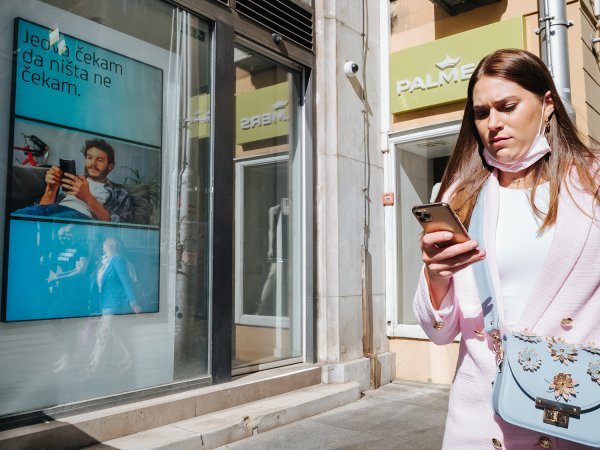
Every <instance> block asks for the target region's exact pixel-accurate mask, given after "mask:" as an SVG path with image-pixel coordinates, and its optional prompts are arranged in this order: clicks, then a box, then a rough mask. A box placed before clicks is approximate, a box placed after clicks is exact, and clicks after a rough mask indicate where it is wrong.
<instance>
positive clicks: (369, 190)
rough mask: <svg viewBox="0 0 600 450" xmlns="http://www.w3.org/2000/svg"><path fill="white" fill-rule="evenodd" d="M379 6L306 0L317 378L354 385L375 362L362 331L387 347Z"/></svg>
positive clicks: (375, 346)
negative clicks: (311, 15)
mask: <svg viewBox="0 0 600 450" xmlns="http://www.w3.org/2000/svg"><path fill="white" fill-rule="evenodd" d="M379 8H380V2H379V1H377V0H365V1H362V2H357V1H348V0H346V1H335V0H323V1H317V2H315V19H316V24H315V25H316V30H315V37H316V59H317V67H316V92H317V96H316V97H317V101H316V107H315V108H316V109H315V114H316V117H315V122H316V155H315V167H316V174H315V176H316V193H315V222H316V229H315V232H316V235H315V236H316V255H315V261H316V267H315V293H316V302H317V304H316V307H317V352H318V359H319V361H320V362H323V363H325V364H326V365H328V366H329V367H328V368H327V367H326V369H325V370H324V381H326V382H329V381H346V380H355V381H359V382H360V383H361V387H362V388H363V389H364V388H368V387H369V384H370V381H369V380H370V370H371V367H375V366H377V364H376V362H375V361H373V360H371V361H369V358H365V349H364V347H363V337H365V342H369V345H370V346H371V347H372V352H373V353H376V354H381V353H385V352H387V350H388V340H387V337H386V331H385V247H384V236H383V232H382V230H383V226H384V224H383V206H382V204H381V196H382V193H383V161H382V153H381V150H380V149H381V145H382V142H381V139H380V127H379V125H380V112H379V111H380V109H379V104H380V102H381V101H385V99H381V97H380V78H379V76H380V73H379V68H380V67H381V66H380V47H379V40H380V34H379V33H380V28H379V23H380V15H379ZM348 61H354V62H356V63H357V64H358V65H359V71H358V73H357V74H356V76H355V77H347V76H346V74H345V73H344V70H343V68H344V63H345V62H348ZM383 145H385V144H383ZM363 248H366V249H367V254H368V258H367V260H368V264H367V265H366V266H365V267H366V269H365V270H364V271H363V270H362V269H361V267H362V258H363V257H362V249H363ZM363 274H364V276H363ZM363 286H364V288H365V295H364V296H363ZM363 304H364V306H365V309H366V311H367V314H366V316H363ZM363 319H365V320H363ZM369 329H370V330H372V332H369ZM384 365H385V364H384ZM390 370H391V368H390V369H385V368H382V373H384V372H386V373H390ZM383 378H387V381H389V376H388V377H386V376H382V381H383Z"/></svg>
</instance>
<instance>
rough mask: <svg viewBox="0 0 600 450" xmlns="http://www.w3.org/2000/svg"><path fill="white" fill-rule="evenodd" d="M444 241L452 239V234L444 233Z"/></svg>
mask: <svg viewBox="0 0 600 450" xmlns="http://www.w3.org/2000/svg"><path fill="white" fill-rule="evenodd" d="M444 239H452V233H448V232H446V233H444Z"/></svg>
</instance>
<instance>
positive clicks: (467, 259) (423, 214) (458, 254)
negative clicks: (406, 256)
mask: <svg viewBox="0 0 600 450" xmlns="http://www.w3.org/2000/svg"><path fill="white" fill-rule="evenodd" d="M412 212H413V214H414V216H415V217H416V219H417V220H418V221H419V223H420V224H421V226H422V227H423V231H424V233H425V234H424V235H423V236H422V237H421V249H422V251H423V262H424V263H425V269H426V270H425V276H426V279H427V283H428V285H429V292H430V295H431V302H432V305H433V307H434V309H439V308H440V307H441V302H442V300H443V298H444V296H445V295H446V293H447V292H448V289H449V288H450V277H451V276H452V275H454V274H455V273H456V272H458V271H460V270H462V269H464V268H465V267H467V266H470V265H471V264H473V263H476V262H477V261H481V260H482V259H483V258H485V252H484V251H483V250H480V249H478V248H477V245H478V244H477V242H475V241H473V240H471V238H469V235H468V233H467V230H466V229H465V227H464V225H463V224H462V222H461V221H460V219H459V218H458V216H457V215H456V213H455V212H454V211H453V210H452V208H450V206H449V205H448V204H447V203H428V204H425V205H418V206H415V207H414V208H413V209H412ZM442 231H446V232H450V233H452V238H451V239H449V240H442V239H441V238H438V237H437V236H429V234H430V233H436V232H442Z"/></svg>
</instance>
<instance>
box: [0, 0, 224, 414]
mask: <svg viewBox="0 0 600 450" xmlns="http://www.w3.org/2000/svg"><path fill="white" fill-rule="evenodd" d="M1 8H2V15H0V25H1V26H0V29H1V30H4V31H5V36H4V37H5V39H3V40H0V60H1V62H2V64H0V85H1V86H2V88H3V89H4V92H6V93H7V95H10V94H9V93H10V90H11V87H12V86H14V80H13V78H12V72H11V68H12V63H13V40H12V39H13V36H12V30H13V28H14V19H15V18H17V17H20V18H22V20H23V21H22V22H21V24H22V26H24V24H25V21H27V23H33V24H37V25H35V27H34V26H33V25H32V26H31V29H34V28H35V29H36V30H37V31H36V33H38V34H40V33H41V34H44V33H49V32H52V31H53V29H51V28H50V27H54V26H57V27H58V28H59V31H58V34H59V35H62V36H63V38H64V39H65V40H66V41H67V45H68V40H69V39H79V41H77V42H80V43H81V42H84V41H85V42H86V43H88V44H86V45H89V46H88V47H87V48H90V49H92V48H93V49H96V50H98V52H100V50H102V51H105V52H112V53H111V55H113V56H114V58H115V59H114V60H113V62H114V63H116V62H117V60H118V58H119V57H118V56H116V55H117V54H118V55H121V57H122V58H124V59H122V60H119V61H122V64H123V65H122V67H123V74H122V76H121V74H120V73H117V74H113V77H112V78H111V83H112V84H110V86H111V87H110V88H109V87H107V86H108V85H107V84H106V83H108V82H107V81H106V79H104V78H103V80H104V81H105V84H103V85H99V84H97V83H96V84H95V83H94V80H95V79H96V80H97V78H94V77H93V71H92V70H91V69H90V72H89V73H90V74H91V75H90V78H89V79H88V80H85V79H79V80H77V81H76V82H77V83H79V84H78V85H77V86H78V89H79V87H81V88H82V89H83V88H86V89H89V91H86V92H87V93H88V94H89V95H88V97H86V98H90V99H91V100H93V101H92V102H91V103H86V105H87V108H88V109H85V108H86V106H85V105H84V106H83V108H84V109H85V111H83V112H84V113H85V114H79V115H77V114H75V113H73V114H71V113H67V114H66V115H65V114H64V111H65V109H68V108H67V107H68V106H69V105H71V104H75V103H74V102H75V99H73V98H70V97H69V96H68V95H67V94H65V93H63V94H60V95H59V94H57V95H56V97H55V100H54V103H53V104H51V105H49V106H48V105H46V104H45V105H42V106H40V105H39V104H38V103H36V101H35V100H36V99H35V98H34V99H33V101H32V100H31V99H30V98H28V97H27V93H28V92H32V90H33V88H32V86H25V88H24V89H22V90H21V91H20V93H19V99H20V100H21V101H22V102H21V103H22V104H21V105H19V107H23V108H25V109H24V110H26V111H33V113H39V114H48V115H49V117H50V119H45V120H41V119H40V118H39V117H34V116H33V113H28V115H27V117H20V118H16V119H15V120H14V121H13V123H11V121H9V120H5V121H3V122H0V135H2V136H10V135H11V134H12V135H13V141H12V143H13V147H15V148H14V149H13V150H14V151H13V158H12V159H11V160H5V161H2V162H0V166H2V167H6V165H8V167H9V170H8V173H6V172H7V171H5V170H3V171H0V184H1V185H4V186H7V184H8V183H7V179H6V177H7V176H10V177H11V178H10V185H11V186H12V192H11V198H9V199H8V201H7V207H11V206H12V209H10V210H9V212H15V211H16V210H18V209H21V208H24V207H27V206H31V205H33V203H34V202H39V199H40V197H41V195H42V194H43V192H44V189H45V176H46V174H47V172H48V169H49V167H41V166H42V165H44V164H47V165H56V166H58V165H59V164H60V159H69V160H73V161H75V165H76V171H75V172H76V174H77V175H80V176H83V175H84V169H85V166H84V159H83V155H82V153H81V147H82V145H83V144H84V143H85V141H86V140H88V139H94V138H99V137H100V138H102V139H104V140H105V141H107V142H108V143H109V144H110V145H111V147H113V149H114V153H115V160H116V161H115V164H114V166H113V167H112V168H111V171H110V174H109V175H108V178H109V179H110V180H111V181H113V182H114V183H116V184H119V185H120V186H123V188H124V189H127V191H128V192H129V193H130V194H131V196H132V197H133V198H134V202H133V203H134V210H133V214H132V216H131V217H128V218H127V220H122V221H112V222H110V221H99V220H96V219H97V217H87V218H86V219H85V220H83V219H80V220H78V219H72V218H71V219H66V218H57V217H45V218H44V217H39V216H38V215H36V216H31V215H29V216H27V217H26V216H24V215H19V214H15V215H14V216H12V217H11V218H10V221H9V222H7V223H8V227H7V230H5V231H6V232H9V233H10V239H11V241H12V242H18V244H19V245H16V246H14V248H15V249H16V250H17V251H14V252H10V260H9V259H8V257H7V258H5V260H4V261H5V263H6V264H7V267H6V273H7V279H10V280H12V281H11V282H10V283H6V285H5V287H4V288H5V289H6V290H7V295H9V296H13V298H17V299H25V301H19V302H13V304H12V305H13V307H11V309H8V310H7V311H6V314H7V317H9V318H12V320H14V322H12V323H0V361H2V363H1V364H0V417H3V416H6V415H12V414H18V413H21V412H26V411H32V410H42V409H44V408H52V407H54V406H57V405H65V404H68V403H77V402H81V401H87V400H90V399H95V398H101V397H104V396H110V395H115V394H123V393H129V392H132V391H136V392H137V391H138V390H144V389H147V388H155V387H157V386H165V385H170V384H172V383H174V382H178V381H184V380H185V381H188V380H190V381H192V382H193V383H196V382H200V380H203V379H205V378H207V376H208V374H209V373H210V367H209V356H210V355H209V338H208V337H209V320H208V318H209V317H210V301H209V299H210V294H209V293H210V286H209V282H208V272H209V267H208V264H207V261H208V258H209V256H210V255H209V248H210V226H209V223H210V221H211V212H210V201H209V200H210V189H209V182H210V178H211V172H210V167H211V163H212V162H211V161H212V160H211V151H212V150H211V136H210V128H211V124H210V117H211V114H210V104H211V102H210V94H211V83H212V80H211V71H212V68H211V63H210V61H211V29H210V27H209V25H208V23H206V22H203V21H201V20H199V19H198V18H197V17H194V16H192V15H190V14H189V13H187V12H184V11H181V10H178V9H176V8H173V7H171V6H169V5H168V4H166V3H164V2H161V1H157V0H128V1H127V2H114V1H110V0H83V1H82V0H47V1H44V2H43V1H38V0H19V1H16V0H9V1H5V2H3V3H2V7H1ZM41 34H40V36H41ZM46 36H47V35H46ZM44 38H45V37H44ZM82 45H83V44H82ZM42 50H43V49H41V48H37V47H36V52H38V53H40V54H41V52H42ZM44 51H48V53H44V54H43V57H44V61H47V62H48V64H50V62H49V61H51V60H53V61H58V60H59V59H60V58H62V55H60V54H59V53H54V52H53V50H52V49H50V50H48V49H47V50H44ZM17 53H18V52H14V54H15V55H17ZM16 57H19V55H17V56H16ZM125 63H127V65H125ZM81 64H83V63H81ZM32 67H33V65H32V66H30V68H32ZM126 67H127V68H131V69H132V70H133V72H132V71H129V72H127V71H126V70H125V68H126ZM47 69H48V70H49V66H48V67H47ZM96 69H97V70H100V69H98V68H96ZM36 70H42V69H41V68H38V69H36ZM135 71H138V72H135ZM136 74H137V75H136ZM139 74H143V76H139ZM56 76H59V75H56ZM60 76H62V77H63V78H65V77H66V78H68V77H71V78H69V79H68V80H67V81H69V82H73V83H75V81H73V79H72V78H73V75H72V74H71V75H69V74H68V73H66V72H65V73H62V74H61V75H60ZM150 78H151V79H152V80H154V81H155V82H157V83H158V86H156V88H155V89H149V88H148V86H147V85H146V84H145V83H146V82H147V81H148V80H149V79H150ZM132 80H133V83H132ZM118 83H122V84H121V85H120V86H121V87H123V83H130V84H133V86H131V88H132V90H133V92H136V90H141V91H145V92H146V96H145V97H144V98H143V97H140V96H139V95H138V96H135V95H134V98H133V99H131V98H130V97H129V100H127V101H125V100H124V99H123V98H121V96H119V95H117V94H116V92H120V91H118V90H117V89H116V86H117V84H118ZM30 84H31V83H30ZM69 86H70V85H69ZM128 86H129V85H128ZM38 88H39V86H38ZM28 89H29V90H28ZM110 89H112V90H110ZM102 90H104V91H106V92H104V91H102ZM125 90H127V89H125ZM82 92H83V91H82ZM102 92H104V94H105V95H95V94H99V93H100V94H101V93H102ZM45 93H46V94H52V92H51V91H50V90H49V89H48V90H47V92H45ZM111 93H112V95H110V94H111ZM86 95H87V94H86ZM136 99H137V100H136ZM150 100H151V101H150ZM69 102H71V103H69ZM102 102H105V103H104V104H103V103H102ZM84 103H85V102H84ZM90 105H93V107H92V106H90ZM142 105H146V106H142ZM148 105H149V106H148ZM61 108H62V109H61ZM136 108H138V109H142V110H144V111H143V114H137V115H136V114H128V115H127V114H126V115H127V118H126V119H127V120H126V121H122V123H121V124H120V125H121V129H122V130H121V131H124V133H125V134H127V133H132V134H133V133H135V135H136V136H137V138H136V139H129V138H128V137H127V136H126V135H125V134H123V133H121V134H119V133H116V132H115V133H114V135H110V136H105V135H104V134H110V132H111V131H110V130H111V127H108V126H107V125H108V124H111V120H112V121H114V120H115V119H114V118H115V117H118V116H119V114H123V113H124V112H125V113H127V112H128V111H129V112H131V111H135V110H136ZM59 110H60V111H62V113H63V116H60V115H59V114H58V111H59ZM13 112H14V111H12V110H11V104H10V102H8V101H4V102H0V116H2V117H6V118H8V117H10V116H11V113H13ZM143 115H145V116H146V117H151V118H152V119H153V120H154V122H153V125H152V126H148V125H147V124H146V122H143V121H142V116H143ZM59 117H62V119H60V120H59V119H58V118H59ZM83 117H87V118H89V117H92V118H93V120H86V121H84V120H83V119H82V118H83ZM63 119H64V120H63ZM80 119H81V121H79V120H80ZM69 121H70V122H69ZM49 122H51V123H49ZM145 124H146V125H145ZM10 125H12V128H11V129H10V130H9V126H10ZM102 126H104V128H103V129H102V130H101V128H102ZM91 128H95V130H92V129H91ZM96 128H97V129H96ZM106 129H108V130H109V131H106ZM95 132H96V133H102V134H103V136H98V135H95V134H94V133H95ZM31 136H36V137H38V138H39V139H40V140H41V141H42V142H43V143H45V144H46V145H47V151H45V153H41V154H40V155H38V156H36V155H33V154H32V156H33V157H34V158H33V159H29V160H28V159H27V151H29V152H31V151H32V150H36V149H35V148H34V144H35V143H36V141H35V140H33V139H32V138H31ZM17 147H19V148H17ZM26 147H28V148H26ZM23 149H24V150H23ZM36 158H37V159H36ZM4 213H5V211H4V208H3V209H2V210H1V211H0V215H4ZM3 217H4V216H3ZM7 256H8V255H7Z"/></svg>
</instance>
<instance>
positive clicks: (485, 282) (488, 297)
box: [469, 182, 500, 335]
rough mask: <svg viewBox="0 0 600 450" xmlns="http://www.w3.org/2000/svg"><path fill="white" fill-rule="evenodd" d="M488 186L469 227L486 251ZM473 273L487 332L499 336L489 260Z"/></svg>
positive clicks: (483, 189) (478, 265) (474, 210)
mask: <svg viewBox="0 0 600 450" xmlns="http://www.w3.org/2000/svg"><path fill="white" fill-rule="evenodd" d="M487 185H488V183H487V182H486V183H485V184H484V185H483V188H482V189H481V192H480V193H479V196H478V197H477V202H476V203H475V207H474V208H473V213H472V214H471V223H470V225H469V235H470V236H471V239H474V240H476V241H477V243H478V244H479V248H480V249H481V250H485V240H484V236H483V218H484V212H485V211H484V207H485V194H486V190H487ZM473 272H474V273H475V281H476V283H477V290H478V291H479V300H480V301H481V309H482V310H483V323H484V325H485V331H487V332H488V333H489V334H496V335H498V332H499V329H500V321H499V315H498V306H497V305H496V295H495V294H494V288H493V284H492V278H491V277H490V271H489V269H488V264H487V260H486V259H484V260H482V261H479V262H476V263H475V264H473Z"/></svg>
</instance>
